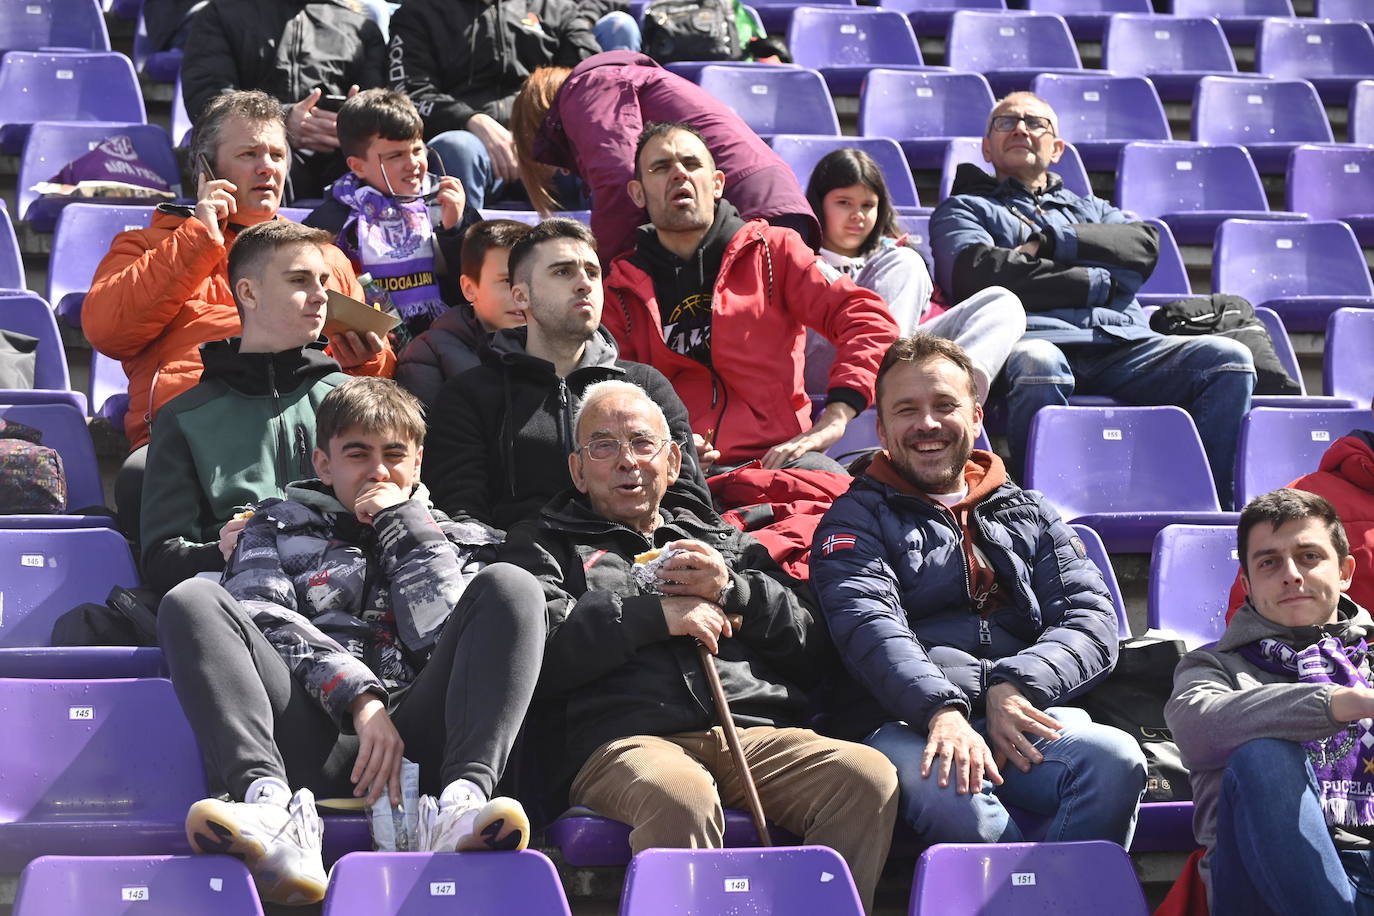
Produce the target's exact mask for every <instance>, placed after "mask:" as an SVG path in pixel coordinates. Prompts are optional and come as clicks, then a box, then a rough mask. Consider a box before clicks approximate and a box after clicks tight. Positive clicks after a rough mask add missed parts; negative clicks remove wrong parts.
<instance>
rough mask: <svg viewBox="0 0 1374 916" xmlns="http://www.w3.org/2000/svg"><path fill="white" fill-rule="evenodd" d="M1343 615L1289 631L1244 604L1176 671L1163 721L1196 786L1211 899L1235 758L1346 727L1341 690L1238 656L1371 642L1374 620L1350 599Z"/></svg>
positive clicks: (1196, 815)
mask: <svg viewBox="0 0 1374 916" xmlns="http://www.w3.org/2000/svg"><path fill="white" fill-rule="evenodd" d="M1338 614H1339V616H1338V618H1337V620H1336V622H1335V623H1332V624H1328V625H1326V626H1321V627H1285V626H1282V625H1280V624H1277V623H1274V622H1273V621H1272V620H1269V619H1268V618H1266V617H1263V616H1261V615H1260V613H1259V612H1258V611H1256V610H1255V609H1254V607H1252V606H1251V605H1250V603H1249V602H1246V603H1245V604H1243V605H1241V606H1240V608H1239V609H1238V610H1237V611H1236V616H1235V617H1233V618H1232V619H1231V623H1230V625H1229V626H1228V627H1227V628H1226V631H1225V632H1224V633H1222V634H1221V639H1219V640H1217V641H1216V643H1215V644H1213V645H1211V646H1205V647H1203V648H1201V649H1195V650H1193V651H1192V652H1189V653H1188V654H1187V655H1185V656H1184V657H1183V659H1182V660H1181V661H1180V662H1179V663H1178V668H1177V669H1176V670H1175V671H1174V695H1173V697H1172V698H1170V700H1169V703H1168V705H1166V706H1165V707H1164V718H1165V720H1166V721H1167V722H1168V724H1169V728H1170V730H1171V731H1173V734H1174V740H1175V741H1176V742H1178V749H1179V752H1180V753H1181V755H1182V757H1183V765H1184V766H1186V767H1187V768H1188V771H1189V773H1190V775H1191V778H1192V783H1193V834H1194V836H1196V837H1197V841H1198V842H1199V843H1201V844H1202V845H1203V846H1206V847H1207V855H1206V856H1205V857H1204V858H1203V860H1202V868H1201V871H1202V878H1203V881H1204V882H1206V884H1207V892H1208V895H1209V897H1210V895H1211V873H1210V868H1209V865H1210V859H1211V853H1212V847H1213V846H1214V845H1215V843H1216V827H1217V804H1218V801H1219V799H1220V797H1221V777H1222V773H1223V772H1224V771H1225V769H1226V763H1227V761H1229V760H1230V758H1231V753H1232V752H1233V751H1235V750H1236V749H1237V748H1239V747H1240V746H1241V745H1242V744H1245V743H1246V742H1247V741H1251V740H1253V739H1255V738H1282V739H1284V740H1287V741H1315V740H1317V739H1319V738H1327V737H1330V736H1331V735H1333V734H1335V733H1336V731H1337V730H1338V729H1340V728H1343V727H1344V726H1345V724H1346V723H1344V722H1337V721H1336V720H1335V719H1333V718H1332V717H1331V694H1332V693H1334V692H1335V691H1336V689H1337V687H1336V686H1335V685H1333V684H1302V683H1298V682H1296V681H1293V680H1291V679H1289V678H1287V677H1286V676H1284V675H1282V674H1276V673H1274V672H1270V671H1265V670H1263V669H1261V668H1259V667H1258V666H1256V665H1254V664H1253V663H1251V662H1250V661H1249V660H1248V659H1246V658H1245V657H1244V656H1242V655H1241V654H1240V652H1239V651H1238V650H1239V649H1240V648H1241V647H1242V646H1246V645H1249V644H1250V643H1253V642H1257V641H1258V640H1260V639H1264V638H1266V637H1273V638H1275V639H1278V640H1279V641H1280V642H1284V643H1287V644H1288V645H1290V646H1293V647H1294V648H1305V647H1307V646H1310V645H1312V644H1313V643H1315V642H1317V640H1318V639H1320V638H1322V637H1324V636H1328V635H1329V636H1336V637H1337V638H1339V639H1340V640H1341V641H1342V642H1343V643H1350V642H1354V641H1356V640H1359V639H1362V638H1363V639H1368V638H1369V637H1370V635H1371V631H1374V619H1371V618H1370V616H1369V614H1368V613H1367V612H1366V611H1365V610H1364V609H1362V608H1361V607H1360V606H1359V605H1357V604H1355V602H1353V601H1351V600H1350V599H1349V598H1348V597H1346V596H1345V595H1342V596H1341V599H1340V604H1339V605H1338ZM1352 839H1354V838H1353V837H1352Z"/></svg>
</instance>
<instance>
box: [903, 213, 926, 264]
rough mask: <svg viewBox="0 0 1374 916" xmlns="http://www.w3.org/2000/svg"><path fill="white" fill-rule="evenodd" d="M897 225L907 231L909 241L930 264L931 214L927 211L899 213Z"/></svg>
mask: <svg viewBox="0 0 1374 916" xmlns="http://www.w3.org/2000/svg"><path fill="white" fill-rule="evenodd" d="M897 225H898V226H900V227H901V229H902V231H903V232H905V233H906V236H907V241H908V242H910V243H911V244H912V245H914V246H916V250H917V251H919V252H920V253H921V257H923V258H925V259H926V265H927V266H929V265H930V261H931V257H932V255H931V253H930V215H929V214H925V213H898V214H897Z"/></svg>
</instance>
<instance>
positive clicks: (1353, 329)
mask: <svg viewBox="0 0 1374 916" xmlns="http://www.w3.org/2000/svg"><path fill="white" fill-rule="evenodd" d="M1371 353H1374V309H1369V308H1358V309H1354V308H1343V309H1337V310H1336V311H1335V312H1332V313H1331V317H1330V318H1329V319H1328V320H1327V323H1326V353H1325V356H1324V359H1323V362H1322V386H1323V387H1324V388H1325V389H1326V393H1327V394H1329V395H1334V396H1335V397H1340V398H1350V399H1351V400H1352V401H1354V402H1355V403H1356V404H1359V405H1362V406H1364V407H1366V408H1367V407H1369V406H1370V400H1371V398H1374V359H1371V358H1370V354H1371Z"/></svg>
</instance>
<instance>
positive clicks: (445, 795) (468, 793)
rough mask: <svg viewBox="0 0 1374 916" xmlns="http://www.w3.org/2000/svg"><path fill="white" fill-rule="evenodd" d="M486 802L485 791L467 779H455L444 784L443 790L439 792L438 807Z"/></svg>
mask: <svg viewBox="0 0 1374 916" xmlns="http://www.w3.org/2000/svg"><path fill="white" fill-rule="evenodd" d="M486 802H487V793H485V792H483V791H482V790H481V789H480V788H478V786H477V784H476V783H474V782H472V781H471V780H468V779H455V780H454V781H453V782H451V783H449V784H448V785H447V786H444V791H443V792H441V793H440V794H439V807H440V808H451V807H453V806H454V805H483V804H486Z"/></svg>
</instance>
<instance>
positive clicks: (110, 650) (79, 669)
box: [0, 516, 167, 680]
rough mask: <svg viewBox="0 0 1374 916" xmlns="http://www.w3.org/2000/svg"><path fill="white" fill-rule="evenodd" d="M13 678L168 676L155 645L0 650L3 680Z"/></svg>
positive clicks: (5, 521)
mask: <svg viewBox="0 0 1374 916" xmlns="http://www.w3.org/2000/svg"><path fill="white" fill-rule="evenodd" d="M31 517H36V516H31ZM49 517H52V516H49ZM67 517H68V518H77V517H79V516H67ZM12 518H13V516H10V517H9V518H3V517H0V525H4V526H6V527H8V526H9V521H10V519H12ZM102 600H103V599H102ZM11 677H23V678H39V679H43V680H48V679H51V680H58V679H68V678H70V679H75V680H95V679H98V678H111V677H167V666H166V665H164V664H163V663H162V650H161V649H158V648H154V647H151V646H9V647H4V648H0V678H11Z"/></svg>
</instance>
